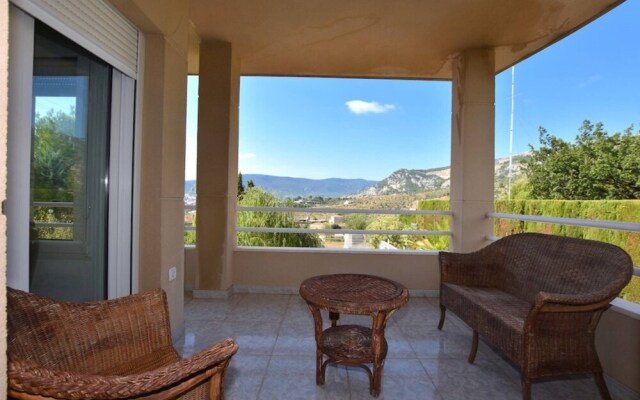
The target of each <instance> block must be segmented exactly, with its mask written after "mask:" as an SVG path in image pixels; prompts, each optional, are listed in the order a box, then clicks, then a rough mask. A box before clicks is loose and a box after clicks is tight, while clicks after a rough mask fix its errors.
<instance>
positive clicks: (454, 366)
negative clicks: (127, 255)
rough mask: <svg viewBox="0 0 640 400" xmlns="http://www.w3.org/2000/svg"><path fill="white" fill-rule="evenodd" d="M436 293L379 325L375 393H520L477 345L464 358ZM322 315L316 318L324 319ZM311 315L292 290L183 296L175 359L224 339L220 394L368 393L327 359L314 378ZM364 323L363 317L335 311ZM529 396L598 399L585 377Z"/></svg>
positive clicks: (512, 372)
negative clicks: (232, 347) (229, 351)
mask: <svg viewBox="0 0 640 400" xmlns="http://www.w3.org/2000/svg"><path fill="white" fill-rule="evenodd" d="M438 318H439V309H438V300H437V299H433V298H412V299H411V300H410V301H409V303H408V304H407V305H406V306H405V307H404V308H402V309H401V310H399V311H398V312H396V313H395V314H394V315H393V316H392V317H391V320H390V322H389V323H388V325H387V329H386V331H385V332H386V338H387V341H388V343H389V351H388V355H387V360H386V364H385V369H384V372H383V378H382V393H381V395H380V397H379V398H380V399H411V400H413V399H438V400H458V399H483V400H484V399H492V400H494V399H495V400H499V399H521V392H520V375H519V372H518V371H517V370H516V369H515V368H514V367H513V366H512V365H511V364H509V363H508V362H506V361H505V360H504V359H503V358H502V357H500V356H499V355H498V354H497V353H496V352H494V351H493V350H492V349H491V348H490V347H488V346H487V345H486V344H485V343H482V341H481V343H480V348H479V350H478V355H477V357H476V362H475V364H473V365H472V364H469V363H467V355H468V351H469V348H470V345H471V331H470V329H469V328H468V327H467V326H466V325H465V324H464V323H463V322H462V321H460V320H459V319H456V318H455V316H453V315H452V314H448V315H447V320H446V322H445V325H444V329H443V330H442V331H438V330H437V328H436V325H437V322H438ZM325 319H326V316H325ZM312 321H313V320H312V318H311V314H310V312H309V310H308V308H307V306H306V304H305V303H304V301H302V299H301V298H300V297H299V296H297V295H262V294H235V295H233V296H232V297H231V298H230V299H228V300H209V299H206V300H205V299H191V298H188V297H186V298H185V334H184V336H183V337H179V338H176V340H175V341H176V347H177V349H178V351H181V352H182V354H183V355H184V356H187V355H190V354H193V353H195V352H198V351H200V350H202V349H204V348H206V347H208V346H210V345H211V344H212V343H214V342H216V341H218V340H221V339H223V338H226V337H231V338H234V339H235V340H236V341H237V342H238V344H239V346H240V349H239V350H238V353H237V354H236V355H235V356H234V357H233V359H232V361H231V365H230V367H229V370H228V372H227V375H226V376H225V382H224V384H225V399H227V400H245V399H246V400H254V399H265V400H267V399H287V400H293V399H301V400H312V399H372V398H373V397H371V396H370V395H369V390H368V389H369V382H368V378H367V375H366V373H365V372H364V371H363V370H362V369H359V368H345V367H336V366H330V367H328V368H327V375H326V383H325V385H324V386H316V384H315V342H314V338H313V322H312ZM341 321H342V322H343V323H347V322H356V323H361V324H366V325H370V318H368V317H359V316H343V317H341ZM533 398H534V399H535V400H538V399H562V400H571V399H576V400H589V399H600V396H599V395H598V390H597V388H596V385H595V383H594V381H593V379H591V378H590V377H579V378H570V379H562V380H551V381H545V382H538V383H535V384H534V385H533Z"/></svg>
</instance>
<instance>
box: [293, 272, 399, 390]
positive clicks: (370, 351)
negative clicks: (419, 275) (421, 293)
mask: <svg viewBox="0 0 640 400" xmlns="http://www.w3.org/2000/svg"><path fill="white" fill-rule="evenodd" d="M300 295H301V296H302V298H303V299H305V301H306V302H307V304H308V305H309V309H310V310H311V314H312V315H313V319H314V323H315V337H316V345H317V348H316V383H317V384H318V385H323V384H324V377H325V370H326V367H327V364H329V363H333V364H343V365H350V366H356V367H360V368H363V369H364V370H365V371H367V374H368V375H369V386H370V390H369V391H370V393H371V395H373V396H374V397H377V396H378V395H379V394H380V389H381V380H382V369H383V366H384V360H385V357H386V356H387V341H386V339H385V338H384V328H385V326H386V323H387V320H388V319H389V317H390V316H391V314H393V312H394V311H395V310H397V309H398V308H400V307H402V306H403V305H405V304H406V303H407V301H409V292H408V291H407V289H406V288H405V287H404V286H402V285H401V284H399V283H397V282H394V281H391V280H389V279H384V278H380V277H377V276H371V275H358V274H335V275H321V276H316V277H313V278H309V279H307V280H305V281H304V282H302V284H301V285H300ZM320 310H327V311H329V318H330V319H331V327H330V328H327V329H325V330H323V329H322V314H321V312H320ZM340 314H357V315H369V316H371V317H372V326H371V328H367V327H364V326H359V325H338V319H339V318H340ZM325 356H327V359H326V360H324V357H325ZM369 364H372V366H373V367H372V369H373V372H372V370H371V369H370V368H369V367H368V365H369Z"/></svg>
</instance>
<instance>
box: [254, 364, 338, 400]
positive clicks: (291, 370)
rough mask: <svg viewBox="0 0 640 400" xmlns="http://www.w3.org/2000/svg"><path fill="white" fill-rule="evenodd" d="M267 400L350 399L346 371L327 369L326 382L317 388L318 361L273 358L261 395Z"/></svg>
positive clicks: (260, 397) (334, 368)
mask: <svg viewBox="0 0 640 400" xmlns="http://www.w3.org/2000/svg"><path fill="white" fill-rule="evenodd" d="M258 398H259V399H264V400H271V399H273V400H276V399H277V400H280V399H287V400H314V399H326V400H336V399H349V398H350V393H349V384H348V380H347V372H346V370H345V369H344V368H342V367H327V371H326V375H325V383H324V385H322V386H318V385H316V372H315V358H314V356H313V355H310V356H275V355H274V356H272V357H271V362H270V363H269V367H268V369H267V373H266V376H265V379H264V382H263V384H262V388H261V390H260V393H259V395H258Z"/></svg>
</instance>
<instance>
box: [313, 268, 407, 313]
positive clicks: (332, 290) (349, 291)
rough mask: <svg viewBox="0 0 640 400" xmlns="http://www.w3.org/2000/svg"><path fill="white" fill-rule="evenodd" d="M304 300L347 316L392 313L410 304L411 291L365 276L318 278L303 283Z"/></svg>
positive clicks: (395, 284)
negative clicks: (380, 312)
mask: <svg viewBox="0 0 640 400" xmlns="http://www.w3.org/2000/svg"><path fill="white" fill-rule="evenodd" d="M300 296H302V298H303V299H305V300H306V301H307V302H308V303H310V304H312V305H315V306H317V307H319V308H324V309H327V310H329V311H335V312H340V313H347V314H369V313H371V312H379V311H391V310H395V309H397V308H400V307H401V306H403V305H404V304H406V303H407V302H408V301H409V291H408V290H407V288H405V287H404V286H403V285H401V284H400V283H398V282H394V281H392V280H390V279H386V278H382V277H378V276H373V275H361V274H332V275H320V276H314V277H312V278H309V279H307V280H305V281H304V282H302V284H301V285H300Z"/></svg>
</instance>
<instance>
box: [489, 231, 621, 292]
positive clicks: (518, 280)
mask: <svg viewBox="0 0 640 400" xmlns="http://www.w3.org/2000/svg"><path fill="white" fill-rule="evenodd" d="M490 247H492V249H491V251H490V253H494V254H495V257H496V259H500V260H502V261H501V274H500V275H501V279H499V280H498V285H499V286H500V288H501V289H502V290H504V291H506V292H508V293H511V294H513V295H515V296H517V297H519V298H522V299H524V300H527V301H529V302H533V301H534V299H535V296H536V294H537V293H538V292H540V291H545V292H551V293H563V294H585V293H595V292H599V291H602V290H605V289H606V290H605V292H606V293H603V296H605V297H604V298H603V299H602V300H604V299H605V298H607V297H611V296H616V295H617V294H618V293H619V292H620V290H622V288H623V287H624V286H625V285H626V284H627V282H628V281H629V279H630V277H631V275H632V273H633V264H632V262H631V257H630V256H629V255H628V254H627V253H626V252H625V251H624V250H622V249H621V248H619V247H617V246H614V245H612V244H608V243H603V242H597V241H593V240H586V239H576V238H570V237H563V236H555V235H545V234H539V233H521V234H515V235H511V236H506V237H504V238H502V239H500V240H498V241H496V242H494V243H492V244H491V245H490ZM487 250H489V249H487Z"/></svg>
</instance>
